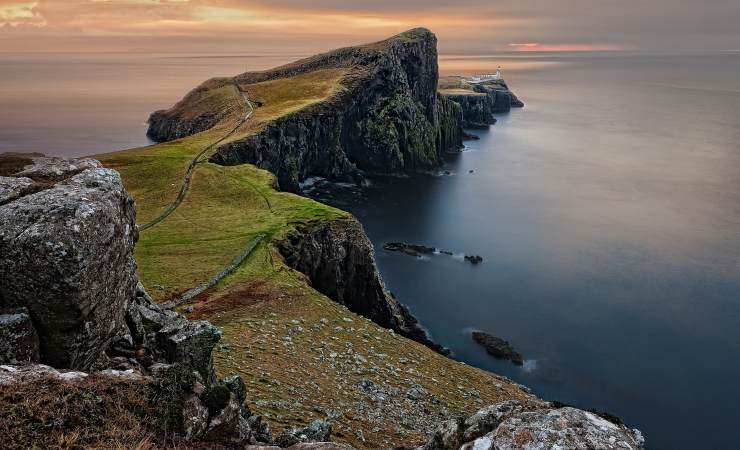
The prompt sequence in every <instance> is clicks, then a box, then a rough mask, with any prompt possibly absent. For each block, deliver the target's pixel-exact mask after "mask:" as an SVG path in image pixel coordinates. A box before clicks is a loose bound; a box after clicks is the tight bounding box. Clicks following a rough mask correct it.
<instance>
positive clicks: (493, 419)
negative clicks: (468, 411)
mask: <svg viewBox="0 0 740 450" xmlns="http://www.w3.org/2000/svg"><path fill="white" fill-rule="evenodd" d="M521 408H522V405H521V403H520V402H518V401H516V400H509V401H505V402H502V403H498V404H495V405H491V406H489V407H487V408H484V409H481V410H480V411H478V412H476V413H475V414H473V415H472V416H470V417H468V418H467V419H466V420H465V424H464V425H465V431H464V432H463V436H462V438H463V441H466V442H467V441H472V440H475V439H477V438H479V437H481V436H483V435H485V434H487V433H489V432H490V431H492V430H494V429H495V428H496V427H497V426H499V424H500V423H501V422H502V421H503V420H504V419H505V418H506V417H508V416H509V415H511V414H513V413H514V412H517V411H519V410H521Z"/></svg>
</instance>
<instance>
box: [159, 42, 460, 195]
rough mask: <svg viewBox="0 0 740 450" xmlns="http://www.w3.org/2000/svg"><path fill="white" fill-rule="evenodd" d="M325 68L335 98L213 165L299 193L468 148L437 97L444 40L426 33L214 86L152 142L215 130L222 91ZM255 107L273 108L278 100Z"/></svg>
mask: <svg viewBox="0 0 740 450" xmlns="http://www.w3.org/2000/svg"><path fill="white" fill-rule="evenodd" d="M324 70H334V71H341V77H340V78H339V79H338V84H339V85H340V87H339V88H338V89H337V90H336V92H334V93H333V95H331V96H329V97H328V98H326V99H324V100H323V101H320V102H317V103H314V104H312V105H310V106H308V107H305V108H301V109H298V110H297V111H295V112H292V113H290V114H287V115H284V116H282V117H280V118H278V119H276V120H274V121H270V122H269V123H266V124H265V125H264V126H263V127H262V128H261V129H259V130H256V132H255V133H252V134H250V135H248V136H246V137H244V138H239V139H236V140H233V141H232V142H227V143H224V144H223V145H220V146H219V147H218V149H217V150H216V151H215V153H214V154H213V156H212V157H211V161H213V162H216V163H219V164H225V165H233V164H242V163H251V164H255V165H257V166H258V167H261V168H264V169H267V170H269V171H270V172H272V173H274V174H275V175H276V176H277V178H278V182H279V184H280V188H281V189H283V190H289V191H297V190H298V187H299V183H300V182H301V181H302V180H304V179H306V178H307V177H309V176H322V177H325V178H329V179H334V180H355V181H357V180H359V179H360V178H361V177H362V174H363V173H383V174H402V173H407V172H417V171H426V170H430V169H433V168H435V167H437V166H439V165H440V164H442V162H443V159H442V155H443V153H444V152H446V151H448V150H450V149H458V148H460V147H461V146H462V133H461V126H462V112H461V110H459V108H457V107H456V106H455V105H452V104H450V103H449V102H447V101H446V100H445V99H440V98H439V97H438V95H437V83H438V78H439V77H438V67H437V38H436V37H435V35H434V34H433V33H432V32H431V31H429V30H426V29H423V28H418V29H414V30H410V31H407V32H405V33H402V34H400V35H397V36H394V37H392V38H390V39H387V40H385V41H381V42H376V43H372V44H367V45H362V46H356V47H347V48H342V49H338V50H333V51H330V52H328V53H324V54H321V55H317V56H313V57H310V58H306V59H303V60H300V61H297V62H295V63H292V64H288V65H286V66H282V67H278V68H276V69H272V70H268V71H264V72H248V73H244V74H241V75H238V76H236V77H234V78H233V79H232V80H211V81H209V82H206V83H204V84H203V85H202V86H200V87H199V88H197V89H196V90H194V91H193V92H191V93H190V94H188V96H186V97H185V98H184V99H183V100H182V101H181V102H180V103H178V104H177V105H175V106H174V107H173V108H172V109H170V110H166V111H157V112H155V113H154V114H152V116H151V117H150V126H149V132H148V134H149V136H150V137H151V138H153V139H155V140H157V141H169V140H173V139H178V138H182V137H184V136H187V135H190V134H193V133H197V132H200V131H203V130H205V129H208V128H210V127H213V126H214V125H215V124H216V123H217V122H218V121H219V120H220V118H221V117H223V113H221V112H218V111H213V110H211V109H209V108H202V105H201V101H202V99H203V97H204V95H205V94H206V93H207V91H208V90H212V89H214V88H216V87H217V86H222V85H223V83H229V82H230V83H235V84H236V85H238V86H249V85H255V84H259V83H268V82H271V81H274V80H278V79H285V78H295V77H299V76H301V75H305V74H308V73H317V72H320V71H324ZM246 91H249V89H248V88H246ZM253 100H254V101H255V103H256V104H257V105H258V107H261V106H269V105H268V103H269V99H261V98H259V97H254V98H253Z"/></svg>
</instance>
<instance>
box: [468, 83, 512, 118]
mask: <svg viewBox="0 0 740 450" xmlns="http://www.w3.org/2000/svg"><path fill="white" fill-rule="evenodd" d="M473 90H474V91H475V92H480V93H483V94H486V95H488V97H489V98H490V99H491V103H492V112H494V113H500V112H508V111H509V110H511V108H521V107H523V106H524V103H522V101H521V100H519V99H518V98H517V96H516V95H515V94H514V93H513V92H512V91H511V90H510V89H509V86H507V84H506V82H505V81H504V80H494V81H487V82H484V83H478V84H476V85H473Z"/></svg>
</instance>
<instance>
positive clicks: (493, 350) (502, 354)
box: [471, 331, 524, 366]
mask: <svg viewBox="0 0 740 450" xmlns="http://www.w3.org/2000/svg"><path fill="white" fill-rule="evenodd" d="M471 335H472V337H473V340H474V341H475V342H477V343H479V344H480V345H481V346H483V348H485V349H486V351H487V352H488V354H490V355H493V356H494V357H496V358H501V359H508V360H510V361H511V362H513V363H514V364H516V365H517V366H521V365H522V364H524V358H523V357H522V355H521V354H520V353H519V352H517V351H515V350H514V348H513V347H512V346H511V344H509V342H508V341H505V340H503V339H501V338H499V337H496V336H493V335H490V334H488V333H484V332H482V331H473V332H472V334H471Z"/></svg>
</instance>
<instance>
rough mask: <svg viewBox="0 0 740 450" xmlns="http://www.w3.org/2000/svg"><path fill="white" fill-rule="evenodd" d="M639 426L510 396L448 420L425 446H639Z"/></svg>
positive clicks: (634, 449) (616, 449)
mask: <svg viewBox="0 0 740 450" xmlns="http://www.w3.org/2000/svg"><path fill="white" fill-rule="evenodd" d="M644 445H645V440H644V439H643V437H642V434H641V433H640V431H639V430H635V429H631V428H628V427H626V426H624V425H621V424H615V423H612V422H610V421H608V420H606V419H603V418H601V417H599V416H597V415H596V414H594V413H591V412H588V411H583V410H580V409H576V408H572V407H562V408H558V407H555V406H553V404H551V403H547V402H530V403H520V402H518V401H514V400H512V401H508V402H503V403H499V404H496V405H492V406H490V407H488V408H486V409H482V410H480V411H478V412H477V413H475V414H473V415H472V416H470V417H467V418H464V417H463V418H456V419H451V420H449V421H447V422H445V423H443V424H442V425H441V426H440V427H439V429H438V430H437V431H436V432H435V433H434V435H433V436H432V437H431V439H430V440H429V442H427V443H426V444H425V445H424V446H423V447H422V448H423V450H457V449H464V450H509V449H512V450H513V449H583V450H587V449H600V450H639V449H643V448H644Z"/></svg>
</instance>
